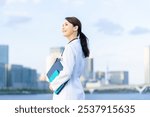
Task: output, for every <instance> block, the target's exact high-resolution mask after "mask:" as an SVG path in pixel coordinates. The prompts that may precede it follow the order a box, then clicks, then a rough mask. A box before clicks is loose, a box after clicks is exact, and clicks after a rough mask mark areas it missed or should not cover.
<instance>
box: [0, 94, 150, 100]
mask: <svg viewBox="0 0 150 117" xmlns="http://www.w3.org/2000/svg"><path fill="white" fill-rule="evenodd" d="M51 99H52V94H30V95H0V100H51ZM86 100H150V94H139V93H129V94H122V93H121V94H119V93H111V94H109V93H101V94H86Z"/></svg>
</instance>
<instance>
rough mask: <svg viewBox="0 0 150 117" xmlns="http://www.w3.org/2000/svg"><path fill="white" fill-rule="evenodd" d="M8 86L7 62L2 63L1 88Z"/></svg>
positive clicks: (0, 64) (0, 69)
mask: <svg viewBox="0 0 150 117" xmlns="http://www.w3.org/2000/svg"><path fill="white" fill-rule="evenodd" d="M6 87H7V64H2V63H0V88H6Z"/></svg>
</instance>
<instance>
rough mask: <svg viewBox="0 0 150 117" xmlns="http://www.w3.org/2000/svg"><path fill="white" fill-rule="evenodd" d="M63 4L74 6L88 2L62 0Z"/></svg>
mask: <svg viewBox="0 0 150 117" xmlns="http://www.w3.org/2000/svg"><path fill="white" fill-rule="evenodd" d="M61 1H62V2H64V3H66V4H73V5H77V6H80V5H83V4H84V3H85V2H86V1H85V0H61Z"/></svg>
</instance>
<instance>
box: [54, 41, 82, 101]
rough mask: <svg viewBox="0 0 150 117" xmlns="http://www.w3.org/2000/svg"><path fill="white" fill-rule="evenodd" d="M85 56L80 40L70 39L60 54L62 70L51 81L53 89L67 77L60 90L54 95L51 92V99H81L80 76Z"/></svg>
mask: <svg viewBox="0 0 150 117" xmlns="http://www.w3.org/2000/svg"><path fill="white" fill-rule="evenodd" d="M84 64H85V57H84V55H83V51H82V47H81V44H80V40H79V39H76V40H73V41H71V42H70V43H68V44H67V45H66V46H65V50H64V52H63V55H62V65H63V70H62V71H61V72H60V74H59V75H58V76H57V77H56V78H55V80H54V81H53V82H52V83H51V87H52V88H53V90H56V89H57V88H58V87H59V86H60V85H61V84H63V83H64V82H65V81H67V80H68V79H69V81H68V82H67V84H66V85H65V87H64V88H63V89H62V91H61V92H60V93H59V94H58V95H56V94H55V93H53V100H83V99H84V98H85V95H84V90H83V87H82V84H81V82H80V76H81V74H82V71H83V69H84Z"/></svg>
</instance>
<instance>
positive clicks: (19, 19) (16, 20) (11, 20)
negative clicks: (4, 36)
mask: <svg viewBox="0 0 150 117" xmlns="http://www.w3.org/2000/svg"><path fill="white" fill-rule="evenodd" d="M31 20H32V18H31V17H26V16H10V17H8V21H7V22H6V24H5V26H8V27H9V26H16V25H18V24H22V23H27V22H29V21H31Z"/></svg>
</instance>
